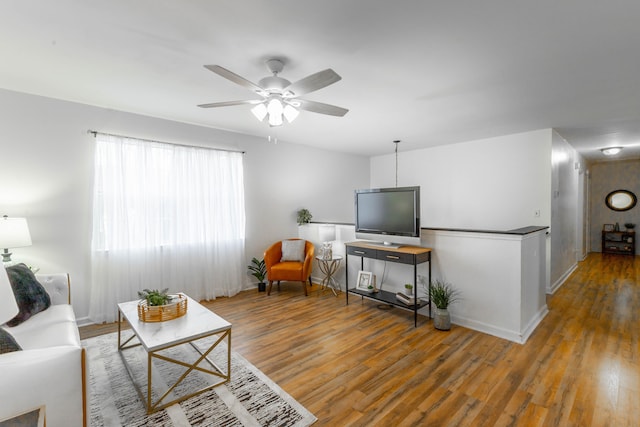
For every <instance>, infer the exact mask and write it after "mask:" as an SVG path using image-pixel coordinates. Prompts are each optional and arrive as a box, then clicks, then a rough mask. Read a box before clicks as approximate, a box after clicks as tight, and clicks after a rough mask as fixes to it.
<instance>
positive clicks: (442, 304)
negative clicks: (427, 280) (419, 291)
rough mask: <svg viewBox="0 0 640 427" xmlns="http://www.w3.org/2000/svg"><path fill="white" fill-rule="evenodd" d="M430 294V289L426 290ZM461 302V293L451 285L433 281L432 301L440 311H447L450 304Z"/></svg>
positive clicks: (441, 281)
mask: <svg viewBox="0 0 640 427" xmlns="http://www.w3.org/2000/svg"><path fill="white" fill-rule="evenodd" d="M425 291H426V292H429V288H428V287H427V288H426V289H425ZM459 300H460V291H458V290H457V289H455V288H454V287H453V285H451V283H447V282H445V281H443V280H437V279H436V280H432V281H431V301H433V303H434V304H435V306H436V307H438V308H439V309H446V308H447V307H449V305H450V304H453V303H454V302H456V301H459Z"/></svg>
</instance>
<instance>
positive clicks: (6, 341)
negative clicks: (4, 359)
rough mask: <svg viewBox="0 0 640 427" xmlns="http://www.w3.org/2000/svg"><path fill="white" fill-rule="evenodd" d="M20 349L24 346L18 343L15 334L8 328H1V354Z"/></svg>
mask: <svg viewBox="0 0 640 427" xmlns="http://www.w3.org/2000/svg"><path fill="white" fill-rule="evenodd" d="M20 350H22V348H21V347H20V346H19V345H18V343H17V342H16V340H15V339H13V336H12V335H11V334H10V333H9V332H7V331H6V330H4V329H2V328H0V354H4V353H11V352H12V351H20Z"/></svg>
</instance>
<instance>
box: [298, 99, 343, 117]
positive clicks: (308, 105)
mask: <svg viewBox="0 0 640 427" xmlns="http://www.w3.org/2000/svg"><path fill="white" fill-rule="evenodd" d="M296 101H298V102H300V107H299V108H300V109H301V110H306V111H311V112H313V113H320V114H328V115H329V116H337V117H342V116H344V115H345V114H347V113H348V112H349V110H347V109H346V108H342V107H336V106H335V105H329V104H323V103H322V102H316V101H307V100H305V99H297V100H296Z"/></svg>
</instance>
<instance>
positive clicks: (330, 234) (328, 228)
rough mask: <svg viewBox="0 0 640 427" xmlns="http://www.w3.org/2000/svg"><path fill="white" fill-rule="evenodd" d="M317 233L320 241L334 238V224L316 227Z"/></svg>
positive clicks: (328, 240) (329, 240) (330, 240)
mask: <svg viewBox="0 0 640 427" xmlns="http://www.w3.org/2000/svg"><path fill="white" fill-rule="evenodd" d="M318 235H319V237H320V241H321V242H332V241H334V240H336V226H335V225H321V226H319V227H318Z"/></svg>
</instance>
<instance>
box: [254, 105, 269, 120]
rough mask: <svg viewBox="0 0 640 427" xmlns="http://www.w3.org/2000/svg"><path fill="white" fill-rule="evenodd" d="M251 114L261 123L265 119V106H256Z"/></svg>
mask: <svg viewBox="0 0 640 427" xmlns="http://www.w3.org/2000/svg"><path fill="white" fill-rule="evenodd" d="M251 112H252V113H253V115H254V116H256V119H258V120H260V121H263V120H264V118H265V117H267V106H266V105H264V103H262V104H258V105H256V106H255V107H253V108H252V109H251Z"/></svg>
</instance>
